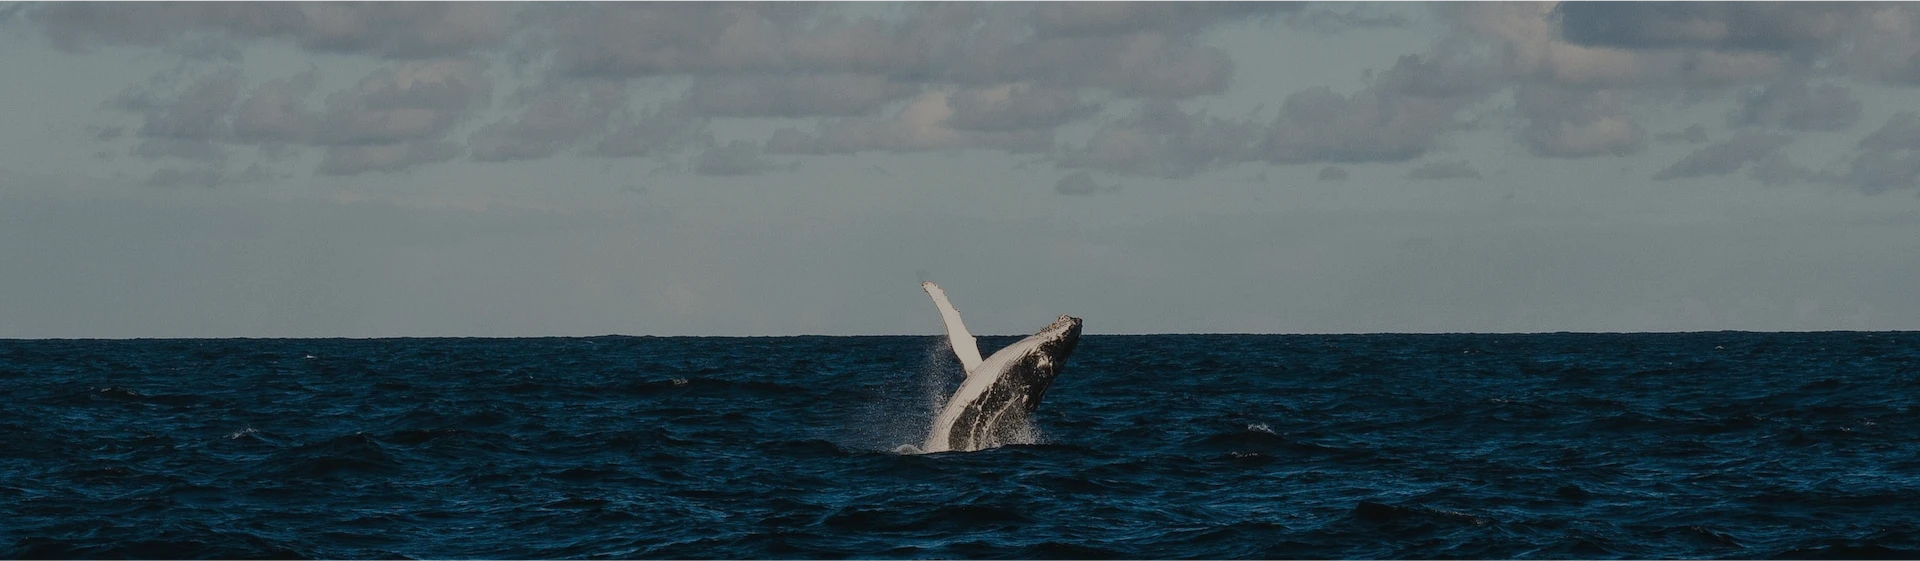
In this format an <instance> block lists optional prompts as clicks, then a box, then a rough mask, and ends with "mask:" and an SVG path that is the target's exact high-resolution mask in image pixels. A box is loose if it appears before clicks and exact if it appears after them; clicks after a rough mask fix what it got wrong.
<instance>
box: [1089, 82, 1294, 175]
mask: <svg viewBox="0 0 1920 561" xmlns="http://www.w3.org/2000/svg"><path fill="white" fill-rule="evenodd" d="M1260 140H1261V129H1260V127H1259V126H1258V125H1253V124H1250V123H1235V122H1232V121H1227V120H1223V119H1218V118H1209V117H1204V116H1202V115H1201V114H1200V113H1199V112H1195V113H1187V112H1185V111H1181V110H1180V108H1179V107H1178V106H1176V105H1174V103H1173V102H1171V101H1167V100H1149V101H1147V102H1144V103H1142V104H1140V106H1139V107H1138V108H1136V109H1135V110H1134V112H1133V113H1132V114H1131V115H1129V116H1127V117H1126V118H1123V119H1120V120H1118V121H1115V122H1110V123H1105V124H1102V125H1101V126H1100V128H1098V129H1096V130H1095V131H1094V133H1093V136H1092V137H1090V138H1089V139H1088V140H1087V143H1086V145H1085V146H1083V147H1081V148H1077V149H1064V150H1062V151H1061V152H1060V153H1059V154H1058V155H1057V157H1056V159H1055V163H1056V164H1058V165H1059V166H1060V167H1064V168H1084V169H1098V170H1104V171H1108V172H1113V173H1120V174H1127V175H1143V176H1150V177H1166V178H1179V177H1187V176H1190V175H1193V174H1195V173H1199V172H1200V171H1203V170H1206V169H1209V168H1212V167H1216V166H1220V165H1226V164H1231V163H1237V162H1242V161H1247V160H1251V159H1256V158H1257V157H1258V155H1259V154H1258V152H1257V143H1258V142H1259V141H1260Z"/></svg>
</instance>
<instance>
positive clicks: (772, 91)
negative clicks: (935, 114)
mask: <svg viewBox="0 0 1920 561" xmlns="http://www.w3.org/2000/svg"><path fill="white" fill-rule="evenodd" d="M918 91H919V88H918V87H916V86H914V85H912V84H906V83H901V82H895V81H893V80H890V79H887V78H886V77H884V76H877V75H872V74H845V73H838V74H800V75H785V74H754V75H720V76H705V77H701V78H700V79H699V80H696V81H694V83H693V87H692V88H689V89H688V90H687V94H686V99H687V102H688V103H691V104H692V107H693V108H694V109H697V110H699V111H700V112H701V113H704V114H707V115H711V116H715V117H812V116H833V117H846V116H853V115H864V114H867V113H869V112H872V111H873V110H875V109H879V108H880V107H882V106H884V105H886V104H887V103H889V102H892V101H894V100H897V99H901V98H904V97H906V96H909V95H912V94H914V93H917V92H918Z"/></svg>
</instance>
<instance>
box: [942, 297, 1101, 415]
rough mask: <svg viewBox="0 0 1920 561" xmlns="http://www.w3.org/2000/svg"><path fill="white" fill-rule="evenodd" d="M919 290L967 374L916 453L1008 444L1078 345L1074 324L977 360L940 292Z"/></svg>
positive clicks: (1058, 324)
mask: <svg viewBox="0 0 1920 561" xmlns="http://www.w3.org/2000/svg"><path fill="white" fill-rule="evenodd" d="M920 288H921V289H922V290H925V291H927V295H928V296H932V297H933V304H934V305H935V306H939V308H940V319H941V320H942V321H944V322H945V323H946V325H947V342H948V343H949V344H951V345H952V346H953V354H954V355H956V356H958V357H959V358H960V366H961V367H962V368H965V369H966V371H967V379H966V381H964V382H961V383H960V389H957V390H954V392H953V397H951V398H949V399H947V405H946V407H944V408H942V409H941V410H940V414H939V415H938V416H936V417H934V418H933V430H932V432H929V433H928V434H927V441H926V444H925V445H923V446H921V449H922V450H924V451H926V452H946V451H962V452H971V451H974V450H983V449H987V448H992V447H995V446H999V445H1001V444H1006V443H1008V442H1009V441H1011V440H1012V439H1014V438H1015V437H1017V436H1018V433H1019V432H1020V431H1022V430H1025V429H1026V427H1027V422H1028V416H1029V415H1031V414H1032V413H1033V410H1034V408H1036V407H1039V406H1040V397H1041V396H1044V395H1046V393H1047V386H1050V385H1052V384H1053V377H1054V376H1055V375H1058V374H1059V373H1060V367H1061V366H1063V365H1065V364H1066V362H1067V355H1070V354H1073V347H1074V345H1076V344H1079V342H1080V318H1077V317H1072V316H1068V315H1065V314H1062V315H1061V316H1060V318H1059V319H1056V320H1054V321H1053V323H1052V324H1051V325H1048V326H1047V327H1046V328H1045V329H1041V330H1040V332H1039V333H1035V334H1033V335H1030V336H1028V337H1027V338H1025V339H1021V340H1020V342H1017V343H1014V344H1012V345H1007V347H1006V348H1004V349H1000V351H999V352H996V353H993V356H989V357H987V358H986V359H985V360H981V358H980V348H979V346H978V345H977V344H976V343H975V342H974V338H973V334H972V333H969V332H967V326H966V324H964V323H961V322H960V312H959V311H958V310H955V309H953V303H951V302H948V301H947V293H946V291H943V290H940V286H939V285H936V284H933V283H931V282H922V283H920Z"/></svg>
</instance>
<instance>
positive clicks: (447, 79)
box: [0, 2, 1920, 338]
mask: <svg viewBox="0 0 1920 561" xmlns="http://www.w3.org/2000/svg"><path fill="white" fill-rule="evenodd" d="M0 72H4V73H5V76H6V77H7V79H5V80H0V114H5V115H7V121H8V124H7V126H5V127H0V338H19V337H27V338H35V337H335V336H346V337H385V336H543V335H597V334H609V333H613V334H629V335H797V334H830V335H845V334H933V333H938V332H939V330H940V321H939V316H938V314H937V313H936V311H935V309H934V306H933V305H932V304H931V302H930V301H929V300H928V299H927V297H926V295H925V294H923V293H921V292H920V290H919V281H920V280H922V279H930V280H934V281H936V282H939V283H940V284H941V285H942V286H944V287H946V290H947V292H948V294H949V295H950V296H951V297H952V299H953V301H954V304H955V305H956V306H957V307H958V308H959V309H960V311H961V312H962V314H963V315H964V316H965V317H966V319H967V322H968V325H969V326H970V327H971V328H972V330H973V331H974V332H975V333H981V334H1021V333H1028V332H1031V331H1033V330H1035V329H1038V328H1040V327H1043V326H1045V325H1046V324H1047V323H1048V322H1050V321H1051V320H1052V319H1053V318H1054V316H1055V315H1057V314H1061V313H1068V314H1073V315H1076V316H1080V317H1083V318H1085V320H1086V330H1087V332H1088V333H1092V334H1104V333H1170V332H1235V333H1245V332H1257V333H1343V332H1537V331H1696V330H1721V329H1733V330H1761V331H1774V330H1828V329H1857V330H1912V329H1920V298H1916V297H1914V296H1913V293H1914V292H1915V287H1916V285H1920V197H1917V196H1916V194H1920V113H1916V112H1920V4H1910V3H1872V4H1840V3H1804V4H1802V3H1759V4H1749V3H1700V4H1665V3H1640V2H1633V3H1599V4H1571V5H1564V6H1562V5H1555V4H1527V3H1501V4H1470V3H1447V4H1421V3H1377V4H1376V3H1367V4H1343V3H1308V4H1274V3H1256V4H1204V3H1177V4H1152V3H1138V4H1105V3H1079V2H1076V3H1067V4H1053V3H978V4H958V5H949V4H879V3H875V4H799V3H773V4H753V5H749V4H732V3H692V4H517V3H481V4H468V3H424V4H400V5H390V4H373V3H354V4H304V3H212V4H172V3H134V4H118V3H52V4H0Z"/></svg>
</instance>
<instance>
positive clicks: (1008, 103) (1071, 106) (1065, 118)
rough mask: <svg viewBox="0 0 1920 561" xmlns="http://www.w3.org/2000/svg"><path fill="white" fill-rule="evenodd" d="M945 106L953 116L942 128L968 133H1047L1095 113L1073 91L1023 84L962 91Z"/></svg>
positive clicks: (1092, 106) (1093, 107) (1091, 105)
mask: <svg viewBox="0 0 1920 561" xmlns="http://www.w3.org/2000/svg"><path fill="white" fill-rule="evenodd" d="M947 106H948V107H949V108H950V109H952V110H953V114H952V115H950V116H948V117H947V119H946V122H945V124H946V126H948V127H951V128H953V129H957V130H971V131H1008V130H1021V129H1051V128H1054V127H1057V126H1060V125H1064V124H1067V123H1070V122H1073V121H1077V120H1080V119H1081V118H1083V117H1086V116H1089V115H1092V114H1093V113H1094V112H1095V111H1097V110H1099V106H1097V105H1095V104H1092V103H1087V102H1085V101H1083V100H1081V99H1080V94H1079V93H1077V92H1074V91H1073V90H1069V89H1060V88H1049V87H1044V86H1035V85H1031V84H1024V83H1022V84H1001V85H999V86H995V87H990V88H973V89H967V90H962V91H960V92H958V93H955V94H954V95H952V96H949V97H948V98H947Z"/></svg>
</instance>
